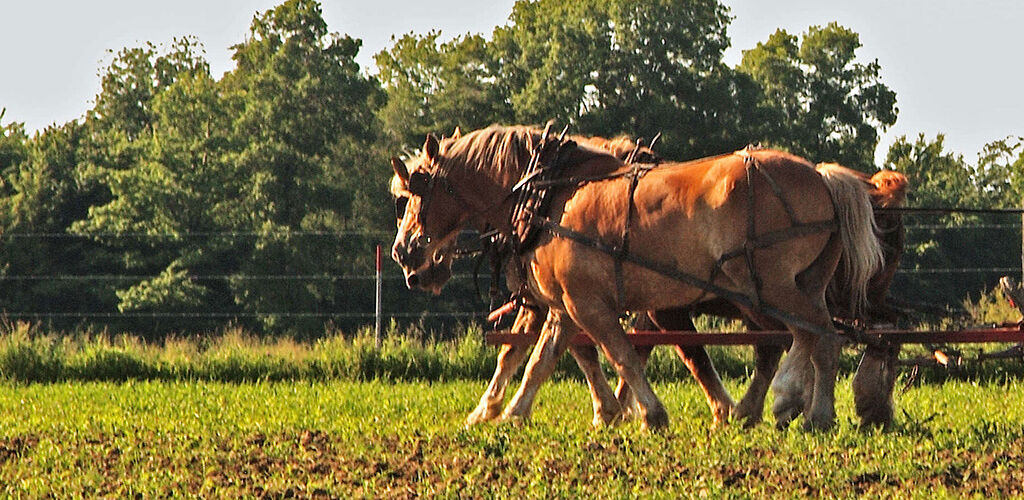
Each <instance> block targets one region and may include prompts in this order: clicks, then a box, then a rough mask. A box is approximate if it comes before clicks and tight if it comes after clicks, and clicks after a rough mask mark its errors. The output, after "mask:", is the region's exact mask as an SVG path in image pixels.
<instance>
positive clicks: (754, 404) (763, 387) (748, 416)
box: [733, 345, 803, 427]
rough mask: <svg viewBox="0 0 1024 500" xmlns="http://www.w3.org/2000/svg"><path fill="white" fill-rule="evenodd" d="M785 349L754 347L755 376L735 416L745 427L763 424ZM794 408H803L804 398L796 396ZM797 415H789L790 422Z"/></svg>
mask: <svg viewBox="0 0 1024 500" xmlns="http://www.w3.org/2000/svg"><path fill="white" fill-rule="evenodd" d="M783 352H785V348H783V347H782V346H777V345H755V346H754V376H753V377H751V379H750V385H749V386H747V392H746V393H744V394H743V398H741V399H740V402H739V404H737V405H736V409H735V411H733V416H734V417H735V418H736V419H737V420H741V421H743V426H744V427H753V426H755V425H757V424H758V423H760V422H761V418H762V415H763V414H764V400H765V398H766V397H767V396H768V389H769V388H770V387H771V384H772V378H774V377H775V372H776V371H777V370H778V368H779V360H780V359H782V353H783ZM792 405H793V407H794V408H799V409H802V408H803V397H802V396H796V397H795V402H794V403H792ZM795 416H796V415H790V414H787V417H786V419H787V423H788V420H791V419H792V418H795Z"/></svg>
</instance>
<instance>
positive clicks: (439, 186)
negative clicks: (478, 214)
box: [391, 135, 469, 293]
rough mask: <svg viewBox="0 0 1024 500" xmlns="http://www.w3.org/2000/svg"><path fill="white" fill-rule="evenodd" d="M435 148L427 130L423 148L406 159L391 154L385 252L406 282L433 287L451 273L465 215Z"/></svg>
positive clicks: (437, 288)
mask: <svg viewBox="0 0 1024 500" xmlns="http://www.w3.org/2000/svg"><path fill="white" fill-rule="evenodd" d="M440 151H441V145H440V143H439V141H438V140H437V138H435V137H434V136H433V135H428V136H427V140H426V142H425V143H424V145H423V151H422V152H421V153H420V155H419V156H418V157H415V158H413V159H412V160H411V161H410V164H409V165H406V164H405V163H403V162H402V161H401V160H399V159H397V158H392V159H391V166H392V168H393V169H394V171H395V175H394V177H392V179H391V194H393V195H394V196H395V209H396V216H397V219H398V234H397V235H396V236H395V243H394V246H393V247H392V249H391V256H392V258H393V259H395V262H398V264H399V265H401V266H402V271H403V272H404V273H405V282H406V285H407V286H408V287H409V288H416V287H418V288H422V289H424V290H429V291H432V292H434V293H440V291H441V287H443V286H444V284H445V283H447V282H448V280H449V279H450V278H451V275H452V271H451V267H452V260H453V248H454V243H455V239H456V238H457V237H458V234H459V231H460V230H461V229H462V227H463V226H464V225H465V223H466V221H467V220H468V218H469V213H468V212H467V211H466V208H467V207H466V206H465V200H464V199H463V198H462V197H461V196H460V195H459V194H458V192H457V191H455V189H454V187H453V186H452V185H451V184H450V181H449V179H448V178H447V171H446V170H445V169H444V168H442V165H441V153H440Z"/></svg>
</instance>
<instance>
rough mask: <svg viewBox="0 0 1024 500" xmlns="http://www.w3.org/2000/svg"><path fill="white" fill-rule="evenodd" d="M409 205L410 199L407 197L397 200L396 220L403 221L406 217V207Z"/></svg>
mask: <svg viewBox="0 0 1024 500" xmlns="http://www.w3.org/2000/svg"><path fill="white" fill-rule="evenodd" d="M408 204H409V198H408V197H407V196H399V197H398V198H395V218H396V219H401V218H403V217H405V206H406V205H408Z"/></svg>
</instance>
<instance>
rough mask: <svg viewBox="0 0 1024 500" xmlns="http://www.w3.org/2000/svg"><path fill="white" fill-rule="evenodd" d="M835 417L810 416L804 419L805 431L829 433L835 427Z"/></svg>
mask: <svg viewBox="0 0 1024 500" xmlns="http://www.w3.org/2000/svg"><path fill="white" fill-rule="evenodd" d="M835 422H836V418H835V415H808V416H807V418H805V419H804V431H807V432H817V431H827V430H830V429H832V427H833V426H835Z"/></svg>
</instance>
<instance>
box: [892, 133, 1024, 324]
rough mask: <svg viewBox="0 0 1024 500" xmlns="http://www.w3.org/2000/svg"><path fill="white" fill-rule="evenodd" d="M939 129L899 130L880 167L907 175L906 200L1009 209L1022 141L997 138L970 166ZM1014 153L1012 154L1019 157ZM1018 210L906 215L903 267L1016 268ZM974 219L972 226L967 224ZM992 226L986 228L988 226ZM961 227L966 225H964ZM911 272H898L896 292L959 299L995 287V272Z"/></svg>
mask: <svg viewBox="0 0 1024 500" xmlns="http://www.w3.org/2000/svg"><path fill="white" fill-rule="evenodd" d="M944 140H945V138H944V136H943V135H942V134H939V135H937V136H936V137H935V139H934V140H929V139H927V138H925V137H924V135H919V136H918V137H917V138H916V139H914V141H913V142H911V141H910V140H908V139H907V138H906V137H900V138H898V139H897V140H896V142H894V143H893V145H892V146H891V147H890V148H889V152H888V155H887V157H886V161H885V164H884V166H885V168H889V169H892V170H896V171H898V172H902V173H903V174H905V175H906V176H907V178H908V179H909V180H910V193H909V195H908V202H907V204H908V205H909V206H915V207H926V208H940V209H941V208H1007V207H1014V206H1020V205H1019V203H1020V201H1018V202H1017V205H1014V202H1013V199H1014V198H1018V200H1024V196H1021V194H1022V193H1021V192H1020V191H1018V190H1017V188H1016V187H1015V186H1018V185H1020V182H1021V181H1020V178H1021V174H1020V173H1019V172H1015V171H1014V170H1015V168H1014V165H1018V164H1019V162H1021V161H1024V155H1021V151H1020V146H1019V144H1015V143H1013V142H1011V141H1008V140H1004V141H996V142H994V143H992V144H990V145H989V146H987V147H986V153H985V154H983V155H982V156H981V157H980V158H979V162H978V163H977V164H975V165H971V164H969V163H967V162H966V161H965V160H964V159H963V156H962V155H959V154H954V153H951V152H948V151H945V149H944ZM1014 155H1017V156H1016V157H1015V156H1014ZM1019 221H1020V216H1018V215H1011V216H1009V217H1008V216H1000V215H972V214H951V215H918V216H913V217H910V216H907V217H904V222H905V224H907V226H908V227H909V229H908V231H907V241H906V245H905V250H906V253H905V254H904V257H903V259H902V261H901V263H900V267H901V268H904V269H910V270H928V269H954V270H957V269H986V268H1015V267H1018V266H1019V265H1020V258H1019V256H1020V251H1021V248H1020V239H1021V233H1020V226H1019ZM972 226H974V228H971V227H972ZM985 226H989V227H985ZM961 227H963V228H962V229H961ZM956 277H957V279H950V275H948V274H928V273H920V274H918V273H915V274H910V275H907V276H903V277H900V278H899V279H897V281H896V282H895V286H894V287H893V294H894V295H896V296H897V297H903V298H908V299H911V300H915V301H919V302H927V303H931V304H936V305H958V304H959V303H960V302H961V301H962V300H963V297H964V296H965V295H967V294H969V293H970V294H978V293H980V292H981V291H982V290H986V289H992V288H994V287H995V286H996V283H997V281H998V279H999V277H1000V274H999V273H991V272H988V273H986V272H984V271H981V272H974V273H959V274H957V275H956Z"/></svg>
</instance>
